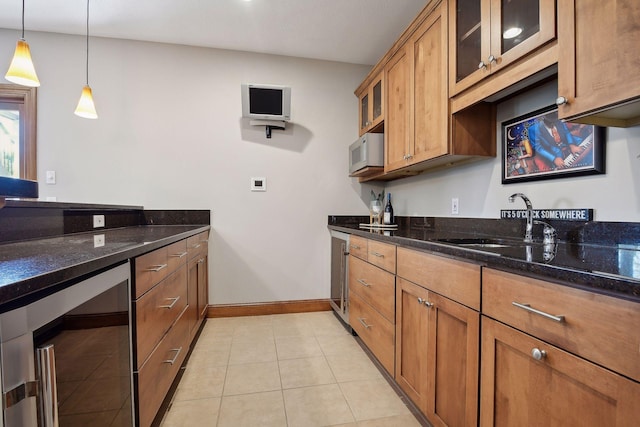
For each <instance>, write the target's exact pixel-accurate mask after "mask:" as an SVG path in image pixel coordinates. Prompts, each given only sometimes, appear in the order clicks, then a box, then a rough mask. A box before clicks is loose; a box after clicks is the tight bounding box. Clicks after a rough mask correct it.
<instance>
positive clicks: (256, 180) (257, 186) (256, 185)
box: [251, 176, 267, 191]
mask: <svg viewBox="0 0 640 427" xmlns="http://www.w3.org/2000/svg"><path fill="white" fill-rule="evenodd" d="M251 191H267V178H265V177H256V176H252V177H251Z"/></svg>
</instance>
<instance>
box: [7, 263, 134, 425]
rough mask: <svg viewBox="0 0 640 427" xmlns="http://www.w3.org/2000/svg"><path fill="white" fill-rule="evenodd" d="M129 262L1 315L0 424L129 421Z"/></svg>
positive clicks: (130, 377) (129, 422) (79, 423)
mask: <svg viewBox="0 0 640 427" xmlns="http://www.w3.org/2000/svg"><path fill="white" fill-rule="evenodd" d="M129 277H130V267H129V263H128V262H127V263H124V264H121V265H119V266H117V267H114V268H111V269H109V270H106V271H104V272H102V273H99V274H97V275H94V276H92V277H89V278H85V279H83V280H82V281H80V282H78V283H75V284H73V285H71V286H68V287H65V288H62V289H59V290H57V289H56V290H54V291H55V292H53V293H50V294H49V295H47V296H44V297H43V298H41V299H38V300H35V301H33V302H31V303H29V304H27V305H25V306H23V307H19V308H16V309H14V310H11V311H8V312H5V313H2V314H0V338H1V341H2V342H1V353H0V357H1V365H2V371H1V373H2V391H3V417H2V421H3V422H4V426H22V427H30V426H61V427H62V426H65V425H110V426H132V425H133V419H134V418H133V413H134V411H133V406H134V405H133V403H132V396H133V390H132V366H131V360H132V358H131V328H130V325H131V309H130V280H129Z"/></svg>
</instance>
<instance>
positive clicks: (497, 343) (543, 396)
mask: <svg viewBox="0 0 640 427" xmlns="http://www.w3.org/2000/svg"><path fill="white" fill-rule="evenodd" d="M480 396H481V406H480V425H481V426H487V427H488V426H576V427H577V426H580V427H589V426H593V427H595V426H616V427H622V426H629V427H631V426H637V425H638V421H639V420H640V404H639V403H640V384H638V383H636V382H634V381H631V380H629V379H627V378H625V377H623V376H621V375H618V374H616V373H614V372H611V371H609V370H607V369H604V368H602V367H600V366H598V365H595V364H593V363H591V362H588V361H586V360H584V359H581V358H579V357H577V356H574V355H573V354H571V353H568V352H566V351H563V350H561V349H559V348H557V347H555V346H552V345H550V344H547V343H546V342H544V341H541V340H538V339H536V338H533V337H531V336H530V335H527V334H525V333H523V332H520V331H518V330H517V329H513V328H511V327H509V326H507V325H504V324H502V323H499V322H497V321H495V320H492V319H489V318H487V317H484V316H483V318H482V388H481V392H480Z"/></svg>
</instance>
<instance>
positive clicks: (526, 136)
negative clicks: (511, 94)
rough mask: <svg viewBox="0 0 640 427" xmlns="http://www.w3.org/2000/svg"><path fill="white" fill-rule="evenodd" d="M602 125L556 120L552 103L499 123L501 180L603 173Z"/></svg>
mask: <svg viewBox="0 0 640 427" xmlns="http://www.w3.org/2000/svg"><path fill="white" fill-rule="evenodd" d="M604 139H605V128H603V127H600V126H594V125H585V124H579V123H569V122H562V121H560V120H558V107H557V106H555V105H552V106H549V107H545V108H542V109H540V110H536V111H533V112H531V113H529V114H526V115H523V116H520V117H517V118H515V119H512V120H509V121H505V122H503V123H502V144H501V146H502V183H503V184H511V183H515V182H523V181H536V180H543V179H554V178H563V177H569V176H571V177H575V176H582V175H594V174H603V173H605V159H604V157H605V150H604Z"/></svg>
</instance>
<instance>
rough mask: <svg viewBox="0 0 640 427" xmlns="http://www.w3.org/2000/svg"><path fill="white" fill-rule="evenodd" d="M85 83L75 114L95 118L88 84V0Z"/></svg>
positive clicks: (94, 109) (95, 113)
mask: <svg viewBox="0 0 640 427" xmlns="http://www.w3.org/2000/svg"><path fill="white" fill-rule="evenodd" d="M86 72H87V73H86V76H87V84H86V85H85V86H84V87H83V88H82V95H80V100H79V101H78V106H77V107H76V111H75V114H76V116H80V117H84V118H85V119H97V118H98V113H97V112H96V106H95V104H94V103H93V94H92V92H91V87H90V86H89V0H87V69H86Z"/></svg>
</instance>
